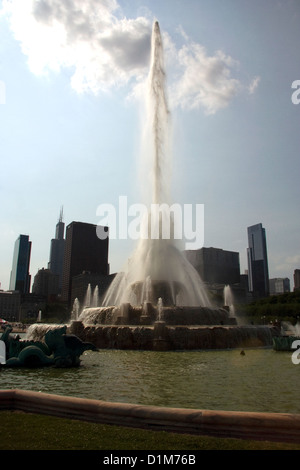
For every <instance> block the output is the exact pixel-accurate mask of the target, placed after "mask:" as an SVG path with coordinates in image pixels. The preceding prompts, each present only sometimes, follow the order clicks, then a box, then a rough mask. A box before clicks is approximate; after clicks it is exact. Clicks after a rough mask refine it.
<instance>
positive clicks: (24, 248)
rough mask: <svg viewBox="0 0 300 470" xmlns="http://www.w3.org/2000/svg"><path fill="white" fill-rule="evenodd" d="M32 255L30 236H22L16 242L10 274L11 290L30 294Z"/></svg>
mask: <svg viewBox="0 0 300 470" xmlns="http://www.w3.org/2000/svg"><path fill="white" fill-rule="evenodd" d="M30 255H31V241H29V236H28V235H20V236H19V238H18V239H17V240H16V242H15V248H14V254H13V262H12V269H11V273H10V283H9V289H10V290H17V291H19V292H21V293H22V294H28V293H29V290H30V279H31V277H30V274H29V265H30Z"/></svg>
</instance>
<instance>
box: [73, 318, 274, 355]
mask: <svg viewBox="0 0 300 470" xmlns="http://www.w3.org/2000/svg"><path fill="white" fill-rule="evenodd" d="M69 330H70V332H71V333H73V334H76V335H77V336H78V337H80V338H81V339H82V340H83V341H88V342H92V343H93V344H95V346H96V347H97V348H98V349H121V350H150V351H175V350H201V349H208V350H209V349H233V348H243V349H244V348H258V347H271V346H272V341H273V337H274V336H276V335H278V328H276V327H268V326H252V325H248V326H237V325H235V326H230V325H227V326H223V325H215V326H213V325H211V326H204V325H198V326H197V325H194V326H191V325H190V326H184V325H181V326H179V325H166V323H165V322H163V321H158V322H155V323H154V325H152V326H148V325H145V326H142V325H140V326H130V325H84V324H83V323H82V322H80V321H75V322H72V323H71V325H70V326H69Z"/></svg>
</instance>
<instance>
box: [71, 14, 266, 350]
mask: <svg viewBox="0 0 300 470" xmlns="http://www.w3.org/2000/svg"><path fill="white" fill-rule="evenodd" d="M145 102H146V103H145V104H146V112H145V119H144V132H143V138H142V144H143V145H142V147H143V150H142V152H141V153H142V156H143V158H142V166H143V169H144V172H145V176H144V177H143V178H141V181H142V184H143V188H145V186H147V184H146V183H147V181H148V175H151V184H150V185H149V187H150V191H149V192H150V198H149V199H148V204H147V207H148V211H147V214H146V216H145V217H144V218H143V220H142V222H141V226H140V228H141V230H140V233H141V236H140V239H139V240H138V243H137V246H136V249H135V250H134V252H133V254H132V256H131V257H130V259H129V261H128V263H127V264H126V266H125V267H124V269H123V270H122V271H121V272H120V273H118V274H117V275H116V276H115V278H114V280H113V282H112V283H111V285H110V287H109V288H108V290H107V292H106V294H105V296H104V299H103V300H102V302H101V305H99V306H98V305H97V306H96V305H95V303H96V302H98V300H97V299H95V298H94V297H95V296H96V297H97V293H96V294H95V293H94V294H95V295H92V290H91V285H90V284H89V285H88V288H87V292H86V298H85V300H84V305H83V309H82V311H81V313H80V314H79V316H78V310H77V309H76V306H75V308H74V306H73V311H75V312H77V313H76V316H75V317H73V318H72V320H73V321H72V322H71V324H70V326H69V329H70V331H71V332H72V333H73V334H75V335H77V336H78V337H80V338H81V339H82V340H84V341H89V342H92V343H93V344H95V345H96V346H97V347H98V348H118V349H150V350H151V349H155V350H157V349H162V350H168V349H203V348H232V347H239V346H242V347H246V346H247V345H249V346H253V345H258V346H264V345H271V343H272V334H273V332H272V330H271V329H270V328H268V327H260V328H255V327H253V326H248V327H239V326H237V323H236V319H235V318H234V316H232V315H230V313H229V312H228V309H226V308H219V307H217V306H214V305H212V302H211V300H210V296H209V294H208V292H207V289H206V288H205V286H204V283H203V282H202V280H201V278H200V276H199V274H198V272H197V271H196V270H195V269H194V267H193V266H192V265H191V264H190V263H189V261H188V260H187V258H186V257H185V256H184V255H183V253H182V251H181V250H180V249H179V246H178V245H177V242H178V241H177V226H176V223H175V219H174V216H173V217H172V214H171V213H170V210H169V211H168V208H170V202H171V200H172V198H171V191H170V182H171V173H170V169H171V167H172V164H171V156H172V152H171V151H170V132H169V130H170V129H169V128H170V111H169V109H168V104H167V97H166V91H165V71H164V58H163V46H162V38H161V34H160V28H159V24H158V22H157V21H155V22H154V25H153V30H152V44H151V66H150V73H149V76H148V82H147V93H146V100H145ZM149 201H150V202H149ZM158 207H159V211H158V210H157V209H158ZM166 234H167V236H166ZM175 234H176V236H175Z"/></svg>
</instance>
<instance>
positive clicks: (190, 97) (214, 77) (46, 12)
mask: <svg viewBox="0 0 300 470" xmlns="http://www.w3.org/2000/svg"><path fill="white" fill-rule="evenodd" d="M2 14H6V15H7V17H8V18H9V21H10V25H11V29H12V31H13V33H14V36H15V38H16V39H17V40H18V41H19V42H20V44H21V47H22V50H23V52H24V54H25V55H26V56H27V57H28V65H29V67H30V69H31V71H32V72H33V73H35V74H44V73H47V72H49V71H55V72H57V73H58V72H60V71H61V70H62V69H65V68H67V69H68V70H69V71H70V74H71V85H72V87H73V88H74V89H75V90H76V91H77V92H86V91H90V92H92V93H95V94H97V93H98V92H99V91H108V90H110V89H112V88H114V87H120V86H125V85H128V84H130V85H131V89H130V91H129V92H128V93H129V95H130V96H137V95H138V90H139V88H140V84H141V83H142V81H143V79H144V78H145V76H146V74H147V73H148V67H149V58H150V42H151V41H150V40H151V37H150V36H151V29H152V24H151V21H150V20H149V16H150V15H149V14H148V15H147V17H145V16H140V17H138V18H135V19H127V18H125V17H123V16H122V12H121V9H120V7H119V5H118V3H117V1H116V0H64V1H63V2H62V1H61V0H39V1H38V0H10V1H9V0H4V2H3V9H2ZM179 32H180V34H181V36H182V38H183V40H184V41H185V44H184V45H183V46H182V47H181V48H179V49H178V48H176V46H175V44H174V42H173V41H172V39H171V37H170V36H169V35H168V34H167V33H164V35H163V37H164V46H165V50H166V57H167V63H168V66H169V67H170V68H171V73H169V71H168V86H169V90H170V91H169V95H170V99H171V103H170V104H171V105H172V106H173V107H174V106H181V107H182V108H187V109H193V108H204V110H205V111H206V112H207V113H208V114H213V113H215V112H217V111H218V110H219V109H221V108H224V107H226V106H227V105H228V104H229V103H230V102H231V100H232V99H233V98H234V97H235V96H236V95H237V94H238V93H239V92H240V91H241V89H242V88H243V86H242V84H241V83H240V81H239V80H238V79H237V78H234V77H233V76H232V72H233V71H234V69H235V68H236V65H237V62H236V61H234V60H233V59H232V58H231V57H230V56H229V55H225V54H224V53H223V52H221V51H217V52H216V53H215V54H214V55H211V56H209V55H208V54H207V52H206V50H205V48H204V47H203V46H202V45H200V44H197V43H195V42H192V41H190V40H189V38H188V36H187V35H186V33H185V32H184V31H183V29H182V27H181V26H179ZM258 81H259V78H258V77H256V78H255V79H254V80H253V82H252V83H251V85H250V87H249V92H251V93H253V92H254V90H255V88H256V87H257V84H258Z"/></svg>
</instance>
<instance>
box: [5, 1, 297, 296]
mask: <svg viewBox="0 0 300 470" xmlns="http://www.w3.org/2000/svg"><path fill="white" fill-rule="evenodd" d="M0 4H1V13H0V139H1V140H0V142H1V145H0V159H1V167H0V168H1V173H0V175H1V176H0V195H1V199H0V201H1V217H0V282H1V286H2V289H8V287H9V276H10V270H11V265H12V256H13V249H14V243H15V240H16V239H17V237H18V236H19V234H27V235H29V236H30V240H31V241H32V254H31V266H30V272H31V275H32V278H33V277H34V275H35V274H36V273H37V270H38V269H39V268H42V267H47V263H48V261H49V252H50V240H51V238H53V237H54V234H55V225H56V223H57V220H58V217H59V212H60V208H61V206H63V207H64V221H65V223H66V225H67V224H69V223H70V222H72V221H73V220H77V221H82V222H87V223H93V224H97V223H98V221H99V217H98V216H97V214H96V211H97V207H98V206H99V204H103V203H111V204H114V205H117V204H118V198H119V196H127V197H128V201H129V203H137V202H139V198H140V195H139V184H138V183H140V181H139V182H137V180H138V179H139V178H138V175H137V160H140V159H141V158H142V155H141V154H140V152H139V148H140V146H139V144H140V135H141V128H142V125H143V115H141V113H140V104H139V103H140V100H141V98H142V96H143V92H142V90H143V87H142V84H143V81H144V79H145V77H146V76H147V73H148V68H149V53H150V35H151V28H152V23H153V20H154V19H157V20H158V21H159V23H160V28H161V31H162V34H163V42H164V48H165V62H166V74H167V84H168V89H167V91H168V99H169V106H170V109H171V115H172V123H173V196H174V202H178V203H181V204H183V203H189V204H197V203H198V204H204V207H205V240H204V246H206V247H211V246H212V247H216V248H223V249H224V250H232V251H237V252H239V253H240V264H241V272H242V273H243V272H244V270H245V269H246V268H247V263H246V248H247V246H248V241H247V227H248V226H250V225H253V224H256V223H262V224H263V226H264V228H265V229H266V235H267V245H268V257H269V274H270V277H289V278H290V280H291V288H293V285H294V283H293V271H294V269H296V268H300V217H299V215H300V214H299V201H300V184H299V176H300V163H299V161H300V158H299V157H300V155H299V149H300V132H299V130H300V129H299V124H300V105H296V104H293V102H292V100H291V97H292V94H293V92H294V90H293V89H292V83H293V82H294V81H295V80H300V70H299V58H300V51H299V44H300V28H299V25H300V2H299V0H251V1H250V0H184V1H183V0H159V1H157V0H118V1H117V0H73V1H71V0H39V1H38V0H11V1H2V2H0ZM132 247H133V243H132V242H131V241H130V240H114V241H111V243H110V253H109V259H110V263H111V272H115V271H118V270H120V269H121V268H122V266H123V265H124V263H125V262H126V260H127V258H128V256H129V255H130V253H131V250H132Z"/></svg>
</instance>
